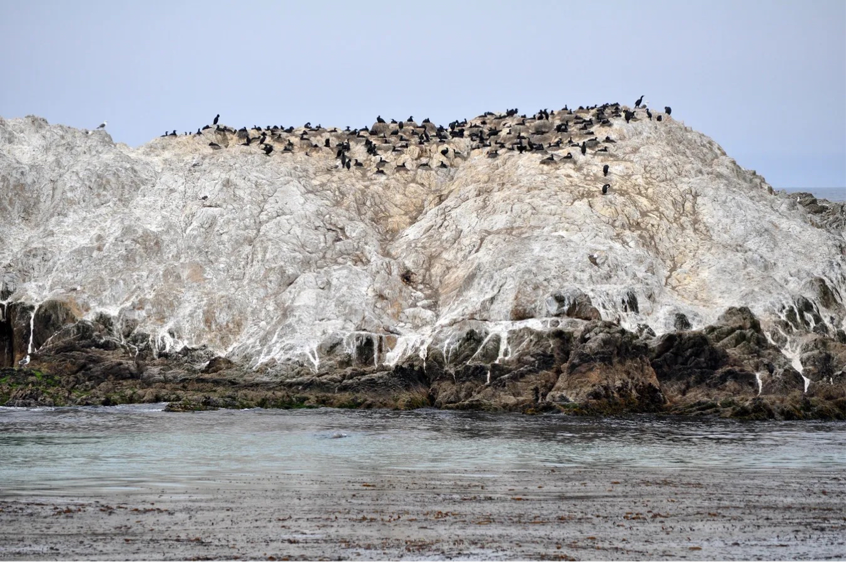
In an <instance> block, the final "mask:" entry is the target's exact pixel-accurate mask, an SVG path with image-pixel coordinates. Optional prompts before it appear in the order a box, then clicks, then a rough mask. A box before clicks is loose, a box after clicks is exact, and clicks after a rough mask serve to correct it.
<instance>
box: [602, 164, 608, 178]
mask: <svg viewBox="0 0 846 562" xmlns="http://www.w3.org/2000/svg"><path fill="white" fill-rule="evenodd" d="M608 168H609V166H608V164H605V165H604V166H603V167H602V175H603V176H607V175H608Z"/></svg>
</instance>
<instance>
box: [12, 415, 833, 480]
mask: <svg viewBox="0 0 846 562" xmlns="http://www.w3.org/2000/svg"><path fill="white" fill-rule="evenodd" d="M162 407H163V405H161V404H160V405H135V406H118V407H109V408H105V407H100V408H56V409H13V408H0V459H2V462H0V493H3V494H29V493H44V492H49V493H51V494H65V493H66V494H84V493H85V492H86V491H89V490H90V491H105V490H115V491H117V490H126V491H130V490H138V491H146V490H153V489H156V490H160V489H162V488H163V487H166V488H170V489H179V488H185V487H189V486H202V485H203V483H210V482H214V481H216V480H220V478H222V477H225V476H226V475H228V474H238V475H239V476H240V477H247V478H249V477H250V476H251V475H255V476H256V477H259V476H261V475H266V474H268V473H273V474H280V473H290V474H312V475H315V476H326V477H330V478H331V477H339V478H343V477H346V476H355V475H361V474H367V475H369V476H373V475H378V474H379V473H386V472H394V471H435V472H438V473H449V472H450V471H452V470H455V471H465V472H466V471H468V470H469V471H476V472H478V473H479V474H480V476H485V475H490V476H496V475H497V474H499V473H501V472H504V471H513V470H521V469H534V468H538V467H594V466H595V467H609V466H613V467H617V468H619V467H633V468H635V467H640V468H649V467H654V468H674V469H703V468H708V467H720V468H722V469H737V470H746V469H754V470H760V469H772V470H779V469H784V468H791V469H800V470H801V469H806V468H816V469H829V470H844V471H846V423H830V422H825V423H824V422H754V423H753V422H737V421H731V420H719V419H707V420H705V419H695V420H691V419H679V418H658V417H645V416H644V417H628V418H606V419H593V418H572V417H564V416H553V415H548V416H522V415H512V414H488V413H479V412H473V413H468V412H448V411H438V410H417V411H410V412H394V411H357V410H333V409H319V410H299V411H285V410H260V409H256V410H243V411H231V410H220V411H211V412H197V413H170V412H164V411H162Z"/></svg>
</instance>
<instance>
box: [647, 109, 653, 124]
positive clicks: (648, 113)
mask: <svg viewBox="0 0 846 562" xmlns="http://www.w3.org/2000/svg"><path fill="white" fill-rule="evenodd" d="M646 116H647V117H649V120H650V121H652V112H651V111H649V109H648V108H647V110H646Z"/></svg>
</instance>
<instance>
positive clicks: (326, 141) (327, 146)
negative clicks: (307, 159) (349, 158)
mask: <svg viewBox="0 0 846 562" xmlns="http://www.w3.org/2000/svg"><path fill="white" fill-rule="evenodd" d="M323 146H325V147H326V148H330V146H329V139H326V140H325V141H323Z"/></svg>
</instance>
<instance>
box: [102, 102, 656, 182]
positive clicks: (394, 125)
mask: <svg viewBox="0 0 846 562" xmlns="http://www.w3.org/2000/svg"><path fill="white" fill-rule="evenodd" d="M671 113H672V109H671V108H670V107H665V108H664V114H663V115H662V114H658V115H653V112H652V111H651V110H650V109H649V108H648V107H647V105H646V104H645V103H643V96H641V97H640V98H638V99H637V101H636V102H635V104H634V110H629V109H626V108H624V107H623V106H621V105H620V104H619V103H606V104H602V105H594V106H591V107H579V108H578V109H570V108H568V107H567V106H564V108H563V109H561V110H559V111H549V110H547V109H541V110H540V111H538V112H537V113H535V114H534V115H532V116H527V115H520V114H519V113H518V110H517V109H509V110H507V111H506V112H505V113H492V112H486V113H485V114H483V115H480V116H479V117H476V118H474V119H471V120H469V121H468V120H463V121H453V122H452V123H450V124H449V125H448V126H447V127H443V126H436V125H434V124H433V123H432V122H431V121H430V120H429V119H424V120H423V121H422V122H421V123H419V124H418V123H417V122H416V121H415V120H414V117H413V116H409V118H408V119H406V120H405V121H396V120H393V119H392V120H390V121H386V120H385V119H383V118H382V117H381V116H378V117H376V123H374V124H373V125H372V126H371V127H365V128H361V129H350V127H347V128H346V129H344V130H339V129H337V128H332V129H325V128H323V127H321V126H320V125H317V126H316V127H314V126H312V125H311V123H306V124H305V125H304V126H302V127H283V126H278V125H269V126H267V127H259V126H253V127H252V128H249V129H248V128H247V127H242V128H241V129H237V130H236V129H232V128H230V127H227V126H225V125H220V124H219V121H220V115H219V114H218V115H217V116H215V118H214V120H213V122H212V124H211V125H206V126H205V127H202V128H201V129H197V132H196V133H184V135H193V136H195V137H197V136H206V135H212V136H213V138H214V140H212V141H211V142H209V143H208V146H209V147H210V148H212V149H213V150H222V149H224V148H228V147H229V146H230V145H232V144H233V143H235V144H238V145H240V146H247V147H251V146H255V147H257V148H258V149H259V150H261V151H262V152H264V154H265V155H267V156H271V155H272V154H273V153H274V152H275V153H276V154H282V155H283V156H284V155H286V154H292V153H304V154H305V155H306V156H312V155H316V154H332V155H334V158H335V159H336V160H337V161H338V164H337V166H338V168H340V169H346V170H352V169H353V168H356V169H358V170H361V171H362V172H365V173H372V174H374V175H386V174H387V173H388V172H391V173H406V172H412V171H423V172H426V171H435V170H436V169H447V168H451V167H453V166H454V165H455V164H456V163H457V161H459V160H461V159H465V158H467V156H468V155H465V154H463V153H462V152H460V151H459V150H456V148H455V145H456V144H458V143H457V142H455V141H456V139H465V140H464V141H463V142H462V144H463V146H461V148H464V149H465V150H466V148H465V147H468V146H469V150H470V152H474V151H484V153H485V155H486V156H487V157H488V158H498V157H499V156H500V155H502V154H504V153H506V152H517V153H519V154H532V153H533V154H536V155H540V156H542V158H541V160H540V164H542V165H550V166H555V165H563V164H566V163H568V162H572V161H573V160H574V154H573V152H576V151H578V152H579V153H581V155H582V156H587V154H588V151H590V152H591V154H594V155H604V154H607V153H608V152H609V147H611V146H612V145H613V144H615V143H616V141H615V140H614V139H612V138H611V137H610V136H609V135H607V134H606V135H603V134H602V133H601V130H602V129H603V128H606V127H611V124H612V120H614V119H625V121H626V123H629V122H631V121H637V120H639V119H643V118H646V119H649V120H652V119H653V117H654V119H655V120H656V121H662V120H663V119H664V118H665V116H669V115H670V114H671ZM104 125H105V124H104ZM162 136H163V137H177V136H179V135H177V133H176V131H175V130H174V131H173V132H170V133H168V132H165V134H164V135H162ZM414 147H416V149H415V148H414ZM609 169H610V167H609V165H608V164H605V165H604V166H603V168H602V172H603V177H607V176H608V173H609ZM610 189H611V184H610V183H605V184H604V185H603V186H602V194H603V195H604V194H607V193H608V191H609V190H610Z"/></svg>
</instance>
